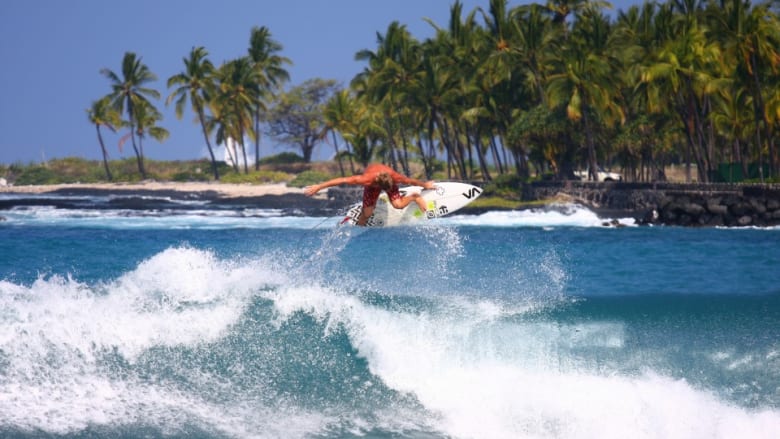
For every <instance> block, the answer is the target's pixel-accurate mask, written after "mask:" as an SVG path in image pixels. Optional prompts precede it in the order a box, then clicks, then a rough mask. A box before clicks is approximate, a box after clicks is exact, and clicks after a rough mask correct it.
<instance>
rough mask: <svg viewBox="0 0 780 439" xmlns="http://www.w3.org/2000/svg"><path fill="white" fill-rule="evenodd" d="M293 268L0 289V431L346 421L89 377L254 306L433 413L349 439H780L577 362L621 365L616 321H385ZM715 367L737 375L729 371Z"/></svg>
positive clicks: (238, 432)
mask: <svg viewBox="0 0 780 439" xmlns="http://www.w3.org/2000/svg"><path fill="white" fill-rule="evenodd" d="M347 230H351V229H347ZM339 233H340V232H339ZM341 238H342V237H341V235H339V237H338V238H333V239H341ZM348 238H349V237H346V238H344V239H348ZM339 242H341V241H339ZM343 245H345V244H344V243H343V242H342V246H341V248H343ZM457 254H458V253H457V251H456V250H455V251H453V253H452V255H451V256H452V257H457ZM294 262H295V261H281V262H280V261H277V260H273V261H270V260H267V259H261V260H238V261H225V260H221V259H219V258H217V257H216V256H215V255H214V254H213V253H211V252H207V251H202V250H198V249H192V248H187V247H182V248H171V249H168V250H165V251H163V252H161V253H159V254H157V255H155V256H153V257H151V258H149V259H148V260H146V261H144V262H142V263H141V264H139V265H138V267H136V268H135V269H134V270H132V271H129V272H128V273H126V274H124V275H123V276H120V277H119V278H117V279H114V280H111V281H107V282H104V283H99V284H94V285H89V284H85V283H82V282H79V281H78V280H76V279H72V278H68V277H61V276H53V277H50V278H41V279H38V280H37V281H35V282H34V283H32V284H31V285H19V284H15V283H12V282H8V281H0V371H2V373H1V374H0V377H2V380H0V427H8V426H10V427H13V428H17V429H22V430H30V431H43V432H47V433H54V434H67V433H70V432H78V431H81V430H83V429H85V428H87V427H88V426H94V425H114V424H122V423H128V422H133V421H138V422H148V423H152V424H153V425H160V426H163V427H164V428H165V429H170V430H171V432H172V433H176V432H177V429H181V428H185V425H196V426H201V427H202V428H204V429H206V430H209V431H211V430H214V431H218V432H221V433H223V434H226V435H228V436H232V437H241V438H244V437H261V438H272V437H273V438H277V437H282V438H303V437H307V436H310V435H317V434H321V433H322V432H323V431H327V429H328V428H329V427H330V426H332V425H333V424H334V423H339V422H344V419H342V418H339V415H340V414H339V413H338V412H327V413H326V412H324V411H323V412H319V411H316V410H304V409H301V408H298V407H294V406H286V405H280V406H268V405H263V403H262V402H259V401H257V400H256V399H252V398H251V397H250V396H247V397H246V399H242V395H233V397H231V398H227V399H226V400H225V401H215V400H209V399H208V398H207V395H202V394H197V393H194V392H187V391H186V390H182V389H181V388H178V387H172V386H169V385H167V384H166V383H165V382H164V381H160V382H157V381H151V382H150V381H148V380H145V379H143V377H139V376H134V375H132V374H130V375H127V376H123V375H121V374H120V375H115V374H112V373H109V371H106V370H105V369H104V367H105V366H103V365H102V363H101V362H100V361H99V360H100V358H102V357H104V356H106V355H113V353H118V354H120V355H121V357H122V358H123V359H124V360H125V361H128V362H130V363H133V362H138V361H143V357H144V353H145V352H148V351H149V350H150V349H166V348H169V347H177V346H187V347H191V348H197V347H198V346H201V345H204V344H208V343H211V342H215V341H217V340H219V339H221V338H224V337H225V336H226V334H229V333H230V331H231V328H232V327H233V326H234V325H236V323H237V322H238V321H239V320H240V318H241V317H242V315H244V314H245V312H246V310H247V306H248V305H249V304H250V303H251V302H252V301H253V300H255V299H257V298H258V297H260V298H262V299H264V300H270V301H272V303H273V306H274V310H275V313H276V314H275V318H276V323H277V325H278V326H279V327H281V325H282V324H283V323H284V322H286V321H287V320H288V319H290V318H291V317H292V316H294V315H296V314H298V313H301V312H303V313H306V314H307V315H309V316H311V317H313V318H314V319H316V320H318V321H320V322H323V323H325V325H324V327H325V332H326V334H324V335H328V334H330V333H334V332H336V331H342V330H346V333H347V335H348V337H349V339H350V342H351V344H352V346H353V347H354V348H355V349H356V350H357V352H358V355H360V356H361V357H362V358H364V359H365V360H366V362H367V364H368V367H369V369H370V370H371V372H372V374H373V375H374V377H376V382H377V383H378V382H380V381H381V383H383V384H384V385H386V386H389V387H390V388H392V389H395V390H396V391H398V392H400V393H402V394H408V395H412V396H414V397H415V398H416V399H417V400H418V401H419V402H420V404H422V406H423V407H424V408H425V409H426V410H425V411H424V412H422V413H409V412H408V411H407V409H400V408H399V409H398V410H401V411H399V412H397V413H392V410H394V408H393V407H389V408H388V410H389V411H390V413H389V414H386V415H384V417H379V418H378V419H373V420H371V421H370V422H369V421H367V423H365V424H362V423H361V420H360V419H351V420H350V422H351V423H352V425H353V426H354V432H355V434H361V433H362V432H365V431H367V430H370V429H372V428H376V427H378V426H379V427H384V426H385V425H386V426H387V428H388V429H394V428H399V425H400V426H401V428H409V429H412V430H413V429H415V428H416V427H421V428H423V429H425V428H428V427H430V428H432V429H436V430H440V431H441V432H442V434H443V435H446V436H448V437H453V438H491V439H492V438H497V439H501V438H526V437H530V438H560V437H567V438H568V437H577V438H586V439H587V438H624V437H638V438H700V437H708V438H731V437H751V438H764V437H767V438H769V437H773V435H774V434H775V433H776V432H777V431H780V412H779V411H778V410H776V409H767V408H765V409H761V410H753V411H751V410H748V409H745V408H742V407H736V406H734V405H732V404H731V403H729V402H726V401H723V400H722V399H719V397H718V396H716V395H715V394H713V393H712V392H711V391H709V390H707V389H703V388H700V387H697V386H695V385H693V384H691V383H688V382H686V381H685V380H680V379H674V378H671V377H668V376H665V375H664V374H663V373H662V372H660V371H652V370H647V371H645V372H642V373H636V374H634V375H630V374H621V373H618V372H614V371H606V372H605V371H604V370H602V369H600V368H599V367H598V365H594V364H588V363H587V362H585V361H582V359H580V358H577V356H576V355H575V354H573V352H578V351H579V350H583V349H600V350H604V351H610V350H623V349H626V345H627V334H626V328H625V327H624V325H623V324H622V323H621V322H614V321H599V320H594V321H584V322H579V323H570V324H567V323H560V322H556V321H554V320H553V321H551V320H546V319H543V318H540V317H538V313H537V311H538V310H539V309H543V308H544V307H547V306H555V303H553V304H552V305H551V304H550V303H549V301H550V299H549V298H540V297H536V296H532V295H531V296H528V298H522V297H520V298H517V300H516V301H515V302H513V303H512V304H510V305H507V304H505V303H502V302H500V301H497V300H491V299H489V298H485V297H481V298H469V297H464V296H460V295H457V294H456V293H457V292H453V294H452V295H451V297H443V296H433V297H432V298H431V300H432V302H433V304H432V305H431V306H427V307H424V308H420V309H417V310H416V311H399V310H398V309H392V310H391V309H387V308H383V307H381V306H377V305H372V304H369V303H366V302H365V301H363V300H361V299H360V298H359V297H358V296H355V295H352V294H348V293H346V292H345V291H349V290H352V289H353V288H354V287H355V285H340V286H338V287H337V286H334V285H332V284H328V286H327V287H326V286H324V283H323V282H321V281H320V280H319V279H318V278H316V276H315V277H312V276H311V275H309V276H303V275H302V273H303V272H299V271H296V269H295V268H294V267H293V266H294ZM299 262H300V261H299ZM546 264H547V266H549V267H548V269H549V270H551V272H550V273H548V274H547V275H548V276H551V277H552V278H555V277H556V276H563V277H564V278H565V273H556V272H555V266H556V265H559V264H556V261H555V257H554V256H550V260H548V261H547V262H546ZM307 273H308V272H307ZM561 282H565V280H561ZM553 300H559V299H558V298H556V299H553ZM526 317H528V318H526ZM281 348H282V347H280V349H281ZM283 348H284V349H288V348H291V349H294V348H295V346H290V347H283ZM775 354H776V353H769V354H767V356H770V355H775ZM713 359H714V360H717V361H722V362H724V363H725V364H730V362H732V360H733V355H732V354H731V353H729V352H725V353H715V354H713ZM160 366H161V367H170V368H173V369H174V370H175V372H176V373H177V374H181V375H183V376H186V377H187V379H188V380H189V381H190V382H192V383H197V384H199V385H201V386H203V387H205V388H210V387H214V388H221V387H223V386H228V384H226V383H223V382H221V378H220V377H215V376H211V375H210V374H208V373H205V372H201V371H199V370H198V369H197V368H194V369H192V368H189V367H187V365H178V364H163V365H160ZM203 383H206V385H203ZM364 385H365V386H367V387H370V386H372V385H373V383H372V382H371V381H370V380H369V381H368V382H367V383H364ZM260 386H262V383H261V384H260ZM258 392H262V389H259V390H258ZM393 414H395V417H397V418H398V419H400V420H398V421H394V420H393V416H392V415H393ZM415 416H417V417H419V419H415ZM372 423H373V424H372Z"/></svg>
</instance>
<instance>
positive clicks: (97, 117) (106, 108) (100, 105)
mask: <svg viewBox="0 0 780 439" xmlns="http://www.w3.org/2000/svg"><path fill="white" fill-rule="evenodd" d="M87 117H88V118H89V121H90V122H91V123H92V124H94V125H95V130H96V131H97V138H98V142H99V143H100V151H101V152H102V153H103V167H104V168H105V170H106V178H108V181H111V180H113V179H114V176H113V175H112V174H111V169H110V168H109V167H108V151H107V150H106V145H105V143H104V142H103V135H102V134H101V132H100V127H101V126H104V127H106V128H108V129H109V130H111V131H112V132H116V127H117V126H118V125H119V124H121V120H120V117H119V114H118V113H117V112H116V110H114V109H113V108H112V107H111V105H110V102H109V100H108V99H106V98H102V99H98V100H96V101H93V102H92V106H91V107H90V108H89V109H88V110H87Z"/></svg>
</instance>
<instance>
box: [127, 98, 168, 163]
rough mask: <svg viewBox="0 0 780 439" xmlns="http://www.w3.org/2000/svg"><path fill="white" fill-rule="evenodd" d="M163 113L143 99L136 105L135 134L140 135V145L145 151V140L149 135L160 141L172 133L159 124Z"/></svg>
mask: <svg viewBox="0 0 780 439" xmlns="http://www.w3.org/2000/svg"><path fill="white" fill-rule="evenodd" d="M162 118H163V117H162V114H161V113H160V112H159V111H157V109H156V108H154V106H153V105H151V104H150V103H148V102H144V101H141V103H140V104H138V105H136V106H135V121H136V125H135V134H136V136H137V137H138V146H139V148H140V149H141V150H142V151H143V141H144V139H145V138H146V136H147V135H148V136H149V137H151V138H153V139H155V140H157V141H158V142H163V141H165V140H166V139H167V138H168V136H170V133H169V132H168V130H166V129H165V128H163V127H160V126H157V122H159V121H161V120H162Z"/></svg>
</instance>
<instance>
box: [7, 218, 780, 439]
mask: <svg viewBox="0 0 780 439" xmlns="http://www.w3.org/2000/svg"><path fill="white" fill-rule="evenodd" d="M2 215H3V216H4V217H5V218H6V219H7V220H6V221H4V222H2V223H0V437H22V438H40V437H45V438H49V437H54V438H94V437H127V438H135V437H200V438H357V437H369V438H625V437H632V438H703V437H707V438H733V437H751V438H762V437H766V438H769V437H776V435H777V432H778V431H780V269H779V268H780V230H777V229H771V230H758V229H683V228H666V227H656V228H638V227H625V228H607V227H603V226H602V225H601V224H602V222H603V221H601V220H599V219H598V218H596V217H595V215H593V214H592V213H590V212H588V211H587V210H584V209H581V208H577V207H574V206H568V207H565V208H562V209H560V210H558V211H526V212H504V213H499V212H491V213H488V214H485V215H481V216H471V217H468V216H461V217H452V218H448V219H442V220H439V221H432V222H430V223H426V224H425V225H424V226H419V227H399V228H394V229H376V230H366V229H359V228H353V227H341V228H339V227H336V226H335V224H336V222H337V218H308V217H282V216H280V215H279V213H278V212H274V211H255V212H245V211H244V212H228V211H206V210H203V211H197V210H192V209H190V210H187V211H176V210H175V209H174V210H171V211H159V212H144V213H143V214H141V213H139V212H132V211H122V210H116V211H105V210H101V211H92V210H89V209H83V210H67V211H63V210H55V209H49V208H29V209H16V210H12V211H6V212H3V213H2Z"/></svg>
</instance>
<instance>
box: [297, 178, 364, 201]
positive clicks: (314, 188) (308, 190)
mask: <svg viewBox="0 0 780 439" xmlns="http://www.w3.org/2000/svg"><path fill="white" fill-rule="evenodd" d="M363 180H364V179H363V176H362V175H355V176H352V177H338V178H334V179H332V180H328V181H326V182H323V183H320V184H313V185H311V186H306V187H305V188H303V193H304V194H305V195H306V196H308V197H311V196H313V195H314V194H316V193H317V192H319V191H321V190H323V189H326V188H329V187H333V186H338V185H340V184H351V185H363V184H364V183H363Z"/></svg>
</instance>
